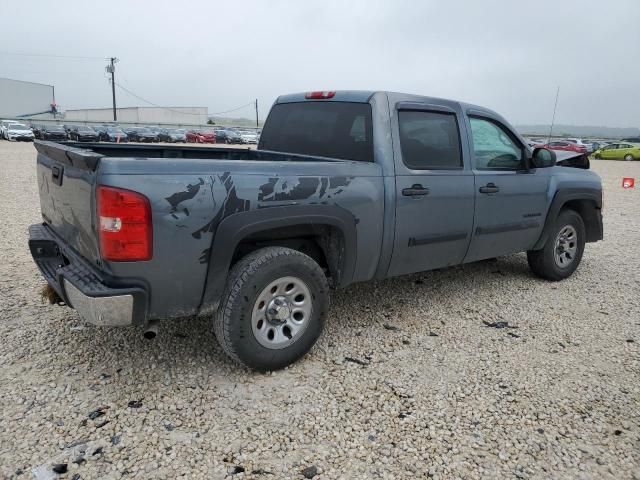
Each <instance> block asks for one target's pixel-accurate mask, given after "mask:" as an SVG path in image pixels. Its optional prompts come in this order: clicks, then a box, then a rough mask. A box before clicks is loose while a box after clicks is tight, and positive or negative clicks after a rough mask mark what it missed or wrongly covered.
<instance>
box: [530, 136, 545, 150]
mask: <svg viewBox="0 0 640 480" xmlns="http://www.w3.org/2000/svg"><path fill="white" fill-rule="evenodd" d="M525 140H526V142H527V145H529V147H531V148H534V147H535V146H538V145H544V144H545V143H546V140H545V139H544V138H525Z"/></svg>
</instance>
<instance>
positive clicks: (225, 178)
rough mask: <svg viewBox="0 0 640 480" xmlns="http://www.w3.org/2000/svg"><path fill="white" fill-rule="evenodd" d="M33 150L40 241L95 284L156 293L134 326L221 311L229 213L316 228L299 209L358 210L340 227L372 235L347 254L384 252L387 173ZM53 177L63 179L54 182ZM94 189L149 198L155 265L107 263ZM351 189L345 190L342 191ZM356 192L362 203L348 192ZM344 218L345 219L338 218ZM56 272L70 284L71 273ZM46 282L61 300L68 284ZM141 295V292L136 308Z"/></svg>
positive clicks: (271, 158) (170, 155) (254, 155)
mask: <svg viewBox="0 0 640 480" xmlns="http://www.w3.org/2000/svg"><path fill="white" fill-rule="evenodd" d="M35 146H36V149H37V150H38V173H37V175H38V184H39V189H40V200H41V210H42V215H43V219H44V220H45V223H44V225H45V227H44V230H43V229H42V228H39V229H38V231H39V232H40V233H39V234H38V238H40V237H41V236H43V235H44V234H43V233H42V232H47V233H46V235H47V236H51V237H55V238H57V239H58V241H57V243H58V244H59V245H61V247H62V249H64V250H66V251H68V250H71V251H73V252H75V253H76V254H77V255H75V257H74V260H75V261H74V262H73V265H76V264H80V263H82V264H83V266H82V267H81V268H82V270H86V271H90V272H93V278H96V279H102V280H103V281H105V282H106V283H108V284H110V285H112V286H116V285H118V286H122V285H126V286H127V288H125V290H126V291H128V290H129V288H130V287H132V286H138V287H139V288H143V289H144V290H145V291H146V292H153V295H149V294H148V293H146V294H145V296H146V297H147V298H146V299H145V302H146V306H145V308H144V309H143V308H142V307H140V308H138V309H137V311H138V312H144V314H143V315H134V316H133V318H128V321H129V323H136V324H143V323H145V322H146V321H147V320H148V319H150V318H151V319H153V318H172V317H182V316H188V315H195V314H198V313H200V312H201V311H211V310H212V309H213V308H215V306H216V304H217V297H218V296H219V294H220V293H221V290H222V288H223V287H224V280H225V279H226V276H227V271H226V270H223V269H220V270H217V269H215V268H210V266H211V267H212V266H214V265H218V263H219V262H221V261H224V262H230V260H231V259H229V258H227V257H228V256H229V255H231V254H233V250H232V251H228V250H227V248H230V247H227V246H223V247H216V248H214V249H213V250H212V241H213V238H214V236H215V232H216V230H217V228H218V226H219V224H220V223H221V222H222V221H223V220H224V219H225V218H227V217H229V216H231V215H233V214H237V213H241V212H248V211H250V210H258V211H264V209H266V208H269V209H270V210H269V212H265V213H263V214H260V215H257V216H256V217H261V218H260V219H258V218H256V220H255V221H256V222H258V220H264V219H265V218H267V217H268V218H269V219H274V220H275V219H277V218H278V217H283V216H284V217H288V218H292V217H295V216H296V211H298V212H299V213H298V215H299V216H300V217H301V219H302V221H303V223H304V224H307V225H309V227H312V226H313V223H312V222H313V216H309V214H308V212H307V211H306V210H305V209H304V208H301V207H302V205H303V204H305V205H313V204H317V205H324V206H325V207H326V209H330V210H331V209H338V207H336V206H335V205H342V208H343V209H345V210H347V211H349V212H352V214H350V215H349V216H348V218H347V219H346V220H343V221H345V222H346V221H349V222H350V223H351V225H350V227H349V228H348V230H347V231H351V232H353V231H354V230H355V222H356V221H358V219H361V220H362V221H363V222H365V223H366V224H367V225H369V226H370V230H371V231H370V233H371V236H370V237H368V240H367V241H366V242H365V241H364V239H365V237H362V239H361V242H360V245H353V246H352V247H351V248H353V249H354V250H356V249H357V250H359V251H360V252H362V253H363V254H364V255H366V257H365V258H374V257H377V256H378V254H379V253H378V252H379V249H380V241H379V239H380V237H381V231H382V225H381V224H380V222H379V219H380V218H382V216H383V214H382V202H381V194H382V191H383V189H382V181H381V170H380V168H379V166H378V165H376V164H373V163H359V162H350V161H344V160H334V159H328V158H321V157H312V156H304V155H291V154H283V153H277V152H265V151H256V150H249V149H247V150H240V149H234V148H208V147H173V146H170V147H163V146H155V145H154V146H146V145H107V144H95V145H94V144H86V143H83V144H73V143H69V144H64V145H61V144H55V143H50V142H40V141H36V143H35ZM187 159H188V160H187ZM55 169H58V170H59V173H55V174H54V170H55ZM292 171H295V172H296V173H295V175H291V173H290V172H292ZM58 175H62V177H63V184H62V185H57V184H56V180H55V178H57V176H58ZM98 184H100V185H109V186H117V187H119V188H124V189H127V190H135V191H136V192H139V193H142V194H143V195H145V196H146V197H147V198H149V199H153V200H152V202H151V203H152V205H151V206H152V210H153V232H154V238H153V252H154V255H153V258H152V259H151V260H149V261H146V262H108V261H104V260H103V259H101V257H100V251H99V245H98V240H97V239H98V236H97V234H96V221H95V215H94V214H93V212H94V211H95V188H96V186H97V185H98ZM347 187H349V189H348V190H349V191H345V189H346V188H347ZM355 190H357V191H358V195H357V196H354V195H353V194H352V193H350V192H354V191H355ZM360 192H362V194H360ZM329 203H331V205H334V206H333V207H331V206H330V205H329ZM293 207H298V208H293ZM343 217H345V214H344V212H342V211H340V212H339V215H338V218H343ZM334 221H335V220H334ZM262 223H264V222H262ZM38 227H41V226H38ZM244 228H245V229H246V227H244ZM305 235H306V234H305ZM353 236H354V237H355V233H354V234H353ZM376 238H377V239H378V241H376ZM224 240H225V237H220V238H218V241H220V242H223V241H224ZM351 241H352V240H350V242H351ZM353 241H355V238H354V239H353ZM364 263H365V262H364V261H361V264H360V265H357V270H358V276H356V277H355V278H354V279H353V280H357V279H358V277H359V278H360V279H361V280H364V279H367V278H371V277H372V276H373V273H374V270H375V265H374V264H369V265H365V264H364ZM355 267H356V266H355V265H353V266H351V268H350V271H353V269H354V268H355ZM68 268H69V267H67V271H68ZM59 274H60V275H62V276H64V275H66V272H65V271H64V270H63V271H61V272H59ZM48 280H49V278H48ZM49 283H51V284H52V286H54V288H55V289H56V291H57V292H58V293H59V294H60V295H61V297H62V298H65V295H64V288H62V286H61V284H62V281H60V282H57V283H56V282H52V281H50V282H49ZM98 283H99V282H98ZM94 284H96V283H95V282H94ZM96 285H97V284H96ZM205 285H206V288H205ZM111 293H114V292H111ZM85 294H87V295H93V294H94V291H93V290H92V291H87V290H85ZM142 297H143V295H142V294H140V295H139V298H140V302H141V301H142ZM134 303H136V304H137V303H138V302H134ZM107 320H108V319H107V318H106V317H104V321H103V322H102V323H109V322H108V321H107ZM117 323H122V322H117Z"/></svg>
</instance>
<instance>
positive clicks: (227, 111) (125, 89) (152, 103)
mask: <svg viewBox="0 0 640 480" xmlns="http://www.w3.org/2000/svg"><path fill="white" fill-rule="evenodd" d="M116 86H117V87H118V88H120V89H122V90H124V91H125V92H127V93H128V94H129V95H131V96H132V97H135V98H137V99H138V100H142V101H143V102H145V103H148V104H149V105H152V106H154V107H157V108H162V109H164V110H169V111H171V112H176V113H182V114H187V115H198V116H201V115H202V114H201V113H191V112H183V111H182V110H176V109H175V108H171V107H163V106H162V105H158V104H157V103H154V102H152V101H150V100H147V99H146V98H142V97H141V96H140V95H137V94H135V93H133V92H132V91H131V90H129V89H127V88H125V87H123V86H122V85H120V84H119V83H117V82H116ZM251 105H253V102H249V103H247V104H245V105H242V106H240V107H237V108H232V109H231V110H225V111H224V112H214V113H208V115H209V116H211V115H222V114H223V113H231V112H236V111H238V110H241V109H243V108H247V107H249V106H251Z"/></svg>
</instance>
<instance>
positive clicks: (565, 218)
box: [527, 209, 586, 281]
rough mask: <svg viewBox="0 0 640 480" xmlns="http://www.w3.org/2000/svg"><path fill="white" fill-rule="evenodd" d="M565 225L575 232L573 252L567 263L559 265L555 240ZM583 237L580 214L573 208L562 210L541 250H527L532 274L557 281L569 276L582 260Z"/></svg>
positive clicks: (582, 222) (583, 229)
mask: <svg viewBox="0 0 640 480" xmlns="http://www.w3.org/2000/svg"><path fill="white" fill-rule="evenodd" d="M567 227H570V228H573V230H574V232H575V237H576V238H575V239H574V243H575V253H574V254H573V256H572V260H571V261H570V262H569V263H568V264H567V265H565V266H561V265H559V264H558V262H557V261H556V249H557V241H558V238H559V236H560V234H561V232H563V231H564V230H565V228H567ZM585 238H586V234H585V228H584V221H583V220H582V217H581V216H580V214H578V213H577V212H576V211H575V210H570V209H564V210H562V211H561V212H560V214H559V215H558V218H557V219H556V221H555V222H554V224H553V228H552V229H551V232H550V233H549V237H548V238H547V241H546V243H545V245H544V247H543V248H542V249H541V250H530V251H528V252H527V260H528V262H529V268H531V271H532V272H533V273H534V274H536V275H537V276H539V277H541V278H544V279H547V280H552V281H558V280H564V279H565V278H568V277H570V276H571V275H572V274H573V272H575V271H576V269H577V268H578V265H580V261H581V260H582V255H583V253H584V245H585ZM569 246H571V243H569ZM565 261H566V259H565Z"/></svg>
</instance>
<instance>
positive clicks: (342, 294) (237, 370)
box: [47, 254, 536, 381]
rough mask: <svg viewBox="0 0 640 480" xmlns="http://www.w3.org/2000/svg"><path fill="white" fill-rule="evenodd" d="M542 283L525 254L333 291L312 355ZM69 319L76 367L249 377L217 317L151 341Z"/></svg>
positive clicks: (66, 343) (177, 325) (70, 354)
mask: <svg viewBox="0 0 640 480" xmlns="http://www.w3.org/2000/svg"><path fill="white" fill-rule="evenodd" d="M532 282H533V283H532ZM535 282H536V281H535V280H534V279H533V277H532V275H531V274H530V273H529V270H528V266H527V262H526V257H525V256H524V255H521V254H520V255H512V256H510V257H505V258H501V259H499V260H490V261H484V262H478V263H474V264H469V265H464V266H458V267H452V268H448V269H442V270H437V271H432V272H424V273H418V274H412V275H407V276H402V277H396V278H391V279H386V280H383V281H372V282H366V283H360V284H355V285H352V286H350V287H348V288H347V289H344V290H339V291H335V292H333V296H332V306H331V309H330V314H329V318H328V320H327V325H326V329H325V333H324V334H323V335H322V337H321V339H320V340H319V342H318V344H317V347H315V348H314V349H313V350H312V353H311V354H310V355H309V356H311V357H314V358H315V359H319V360H320V361H324V360H326V358H325V357H326V354H327V351H331V349H332V348H334V347H335V346H336V345H337V344H339V347H340V348H344V349H347V350H348V349H349V348H350V347H351V345H350V344H351V343H354V342H357V341H356V339H357V337H358V336H359V335H360V334H361V332H362V330H363V329H365V328H377V329H380V331H381V332H384V331H385V329H386V330H403V331H406V332H413V333H417V334H428V333H429V330H430V329H433V328H435V327H437V326H439V325H440V322H442V321H444V320H443V317H447V316H452V317H455V316H459V315H460V313H461V311H463V310H464V309H465V308H474V307H473V302H474V298H475V299H477V298H484V299H494V298H502V299H504V298H507V297H512V298H514V301H517V300H515V299H516V298H517V296H518V295H519V294H522V293H523V292H528V291H529V289H530V287H531V285H532V284H535ZM432 312H437V314H434V313H432ZM64 317H65V318H66V323H67V326H66V327H65V328H62V329H61V328H60V325H53V324H52V325H50V326H49V328H48V329H47V330H49V331H48V334H49V335H51V336H52V337H53V338H56V337H58V339H57V344H58V346H59V347H61V349H62V350H63V351H61V352H60V354H61V355H64V356H66V357H67V358H68V360H69V362H70V364H76V365H77V364H84V367H85V368H86V370H87V371H91V372H96V374H97V375H101V374H104V375H114V374H115V373H118V374H120V373H122V372H124V371H132V370H138V369H143V370H146V371H147V378H148V380H149V381H164V378H165V373H166V372H169V371H171V372H172V373H171V376H173V375H175V374H178V373H179V374H186V375H191V374H196V376H198V375H197V374H201V375H205V377H207V378H208V377H209V374H210V373H211V372H213V371H215V372H216V375H215V376H216V377H218V378H220V377H223V376H224V377H227V378H228V379H233V378H234V377H235V376H236V375H238V374H242V373H243V372H244V373H246V370H245V369H244V368H242V367H239V366H237V365H235V364H234V363H233V362H231V361H230V360H229V359H228V358H227V357H226V355H225V354H224V352H222V350H221V348H220V347H219V346H218V343H217V340H216V338H215V335H214V333H213V328H212V325H211V318H210V317H201V318H183V319H177V320H172V321H167V322H161V325H160V329H159V333H158V336H157V337H156V338H155V339H154V340H151V341H149V340H146V339H144V338H143V336H142V333H143V331H142V328H133V327H132V328H124V329H123V328H97V327H92V326H84V325H82V323H81V321H80V320H79V318H78V317H77V314H76V313H75V312H73V311H71V310H69V311H68V312H66V313H65V314H64ZM416 317H420V321H419V322H416V321H415V319H416ZM416 329H418V331H417V330H416ZM420 330H423V331H420ZM386 333H389V332H386ZM303 363H304V361H303ZM297 365H300V362H299V363H298V364H297ZM294 368H295V367H294ZM118 370H120V371H118ZM208 379H209V380H210V378H208Z"/></svg>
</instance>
